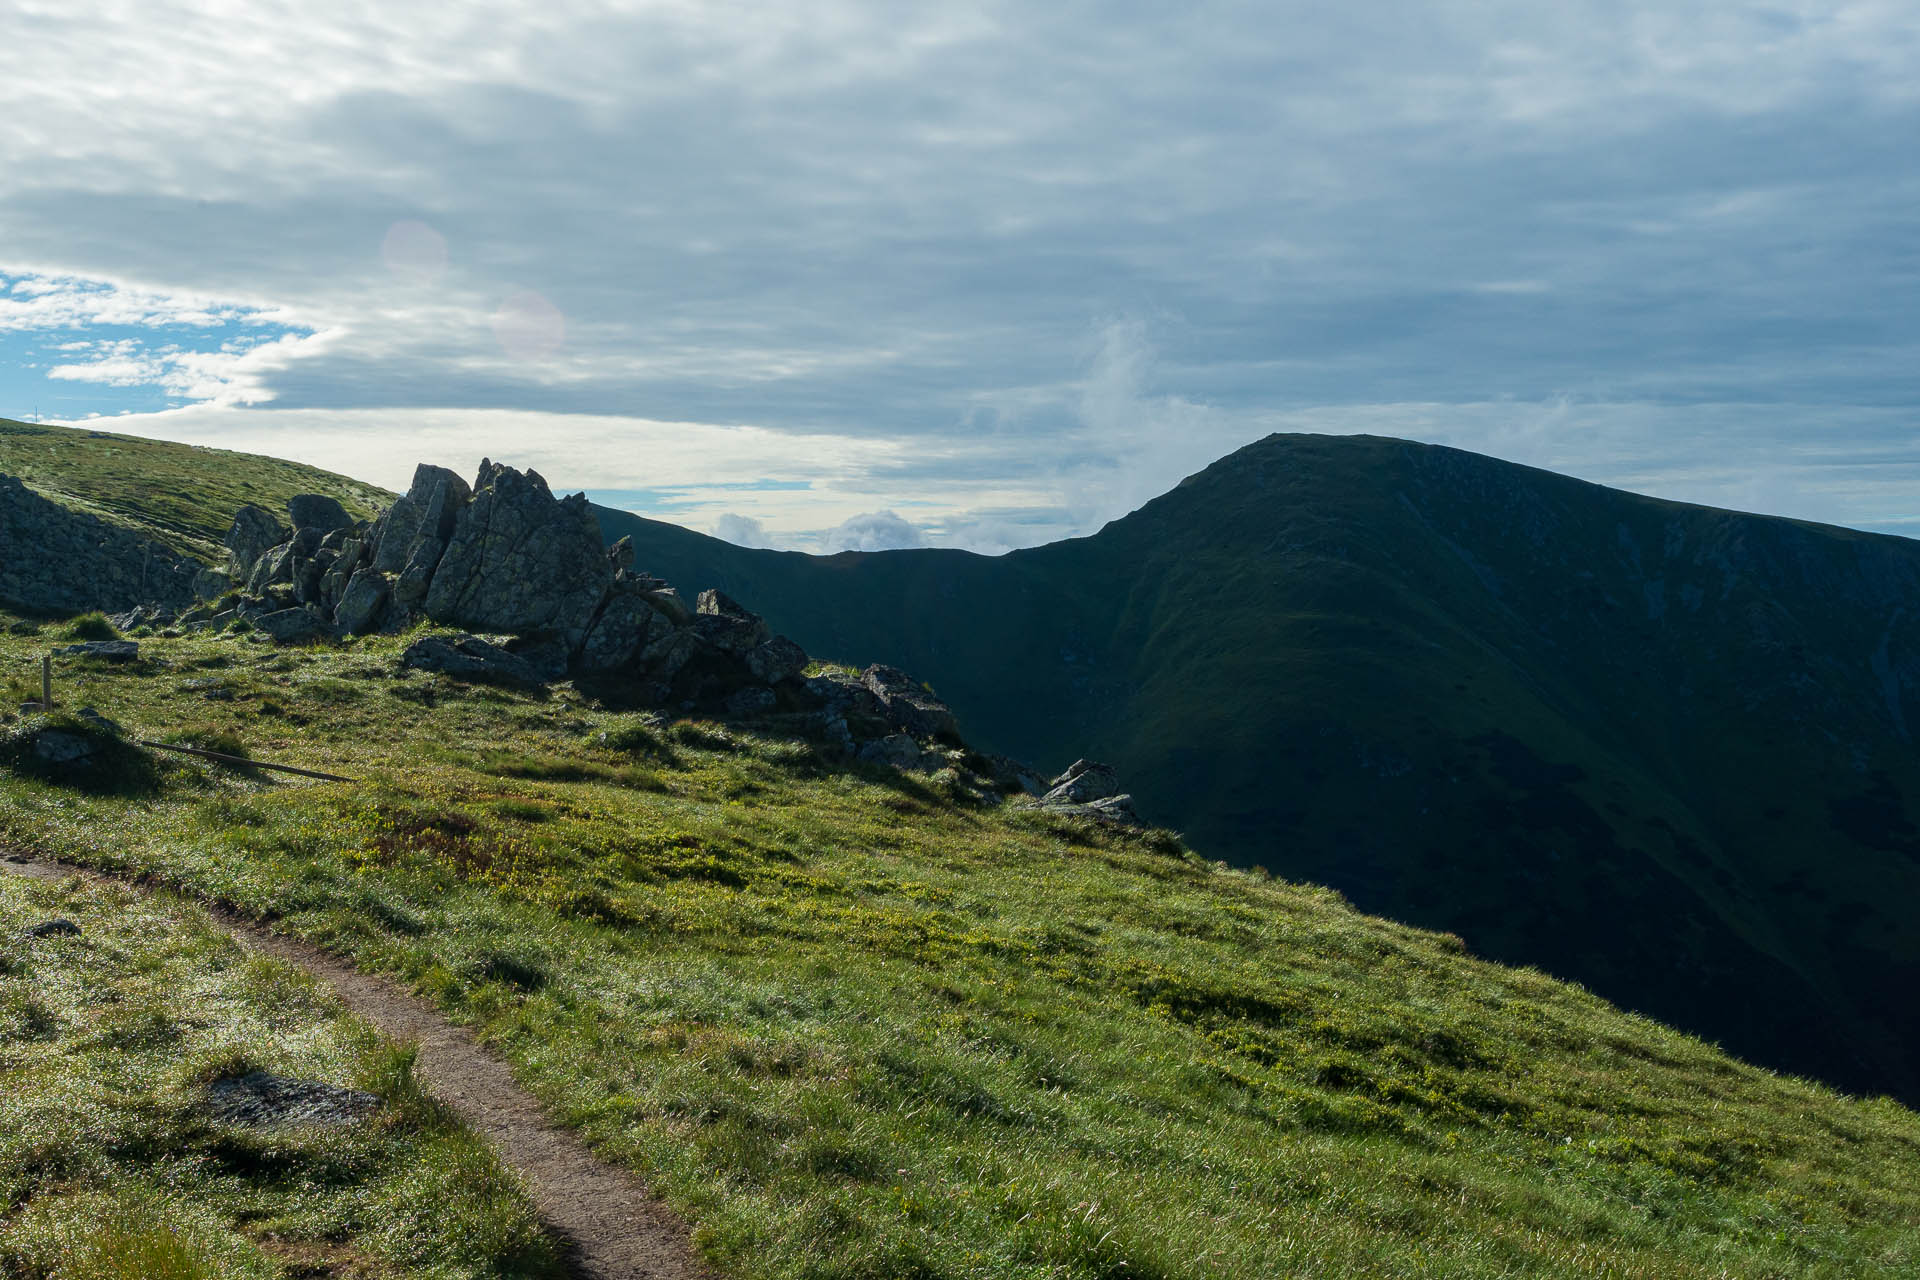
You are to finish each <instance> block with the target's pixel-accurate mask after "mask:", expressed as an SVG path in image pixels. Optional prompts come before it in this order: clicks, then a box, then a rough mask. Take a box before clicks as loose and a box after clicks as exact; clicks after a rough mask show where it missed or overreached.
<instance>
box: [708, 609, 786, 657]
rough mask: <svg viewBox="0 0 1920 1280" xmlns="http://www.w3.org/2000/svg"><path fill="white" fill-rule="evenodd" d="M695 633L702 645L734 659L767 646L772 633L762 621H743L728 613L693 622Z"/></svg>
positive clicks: (754, 619) (747, 619) (757, 619)
mask: <svg viewBox="0 0 1920 1280" xmlns="http://www.w3.org/2000/svg"><path fill="white" fill-rule="evenodd" d="M693 633H694V634H695V635H696V636H698V637H700V640H701V642H702V643H703V644H706V645H708V646H710V647H712V648H714V649H718V650H719V651H720V652H721V653H724V654H728V655H730V656H732V657H735V658H745V657H746V656H747V654H749V653H751V652H753V650H755V649H757V648H759V647H760V646H761V645H763V644H765V643H766V642H767V641H768V640H769V639H770V638H771V637H772V633H771V632H770V631H769V630H768V628H767V624H766V623H765V622H763V621H762V620H760V619H759V618H742V617H737V616H735V615H733V614H727V613H702V614H699V615H697V616H695V618H694V620H693Z"/></svg>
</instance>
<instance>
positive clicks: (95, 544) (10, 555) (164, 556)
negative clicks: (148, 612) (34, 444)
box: [0, 475, 207, 614]
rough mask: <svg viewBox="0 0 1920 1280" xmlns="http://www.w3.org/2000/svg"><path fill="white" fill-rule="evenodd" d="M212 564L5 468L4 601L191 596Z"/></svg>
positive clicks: (61, 607)
mask: <svg viewBox="0 0 1920 1280" xmlns="http://www.w3.org/2000/svg"><path fill="white" fill-rule="evenodd" d="M206 567H207V566H205V565H203V564H201V563H200V562H199V561H197V560H193V559H190V558H188V557H186V556H182V555H179V554H178V553H176V552H174V551H172V550H171V549H169V548H168V547H166V546H163V545H162V544H160V543H158V542H155V541H153V540H152V539H151V538H143V537H141V536H140V535H138V534H136V533H132V532H130V531H129V530H126V529H123V528H121V527H119V526H118V525H112V524H108V523H107V522H106V521H104V520H100V519H97V518H96V517H94V516H91V515H88V514H86V513H85V512H81V511H71V510H69V509H67V508H66V507H63V506H61V505H60V504H59V503H57V502H51V501H49V500H48V499H46V498H43V497H41V496H40V495H39V494H37V493H35V492H33V491H32V490H31V489H29V488H27V487H26V485H24V484H22V483H21V482H20V481H19V480H17V479H15V478H14V477H13V476H4V475H0V604H5V605H7V606H8V607H10V608H14V609H22V610H26V611H28V612H31V613H68V614H70V613H84V612H86V611H88V610H90V609H99V610H102V611H103V612H107V613H119V612H121V611H123V610H126V609H131V608H133V607H134V606H136V605H139V604H143V603H148V602H153V603H157V604H161V605H165V606H167V607H169V608H184V607H186V606H187V605H190V604H192V603H193V601H194V599H195V596H194V579H195V578H196V577H197V576H198V575H199V574H200V573H201V571H202V570H204V569H205V568H206Z"/></svg>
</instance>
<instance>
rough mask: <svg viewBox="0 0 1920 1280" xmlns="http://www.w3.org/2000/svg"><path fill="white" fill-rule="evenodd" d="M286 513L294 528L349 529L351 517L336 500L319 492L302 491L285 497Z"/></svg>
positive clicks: (326, 530) (351, 524) (329, 530)
mask: <svg viewBox="0 0 1920 1280" xmlns="http://www.w3.org/2000/svg"><path fill="white" fill-rule="evenodd" d="M287 515H288V516H289V517H291V518H292V520H293V527H294V528H296V529H319V530H320V531H322V532H323V533H328V532H332V531H333V530H335V529H351V528H352V527H353V517H352V516H350V515H348V514H347V509H346V508H345V507H343V506H341V505H340V504H339V503H338V502H337V501H335V500H334V499H332V498H329V497H327V496H326V495H325V494H320V493H303V494H299V495H297V496H295V497H292V498H288V499H287Z"/></svg>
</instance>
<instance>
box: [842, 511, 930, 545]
mask: <svg viewBox="0 0 1920 1280" xmlns="http://www.w3.org/2000/svg"><path fill="white" fill-rule="evenodd" d="M821 545H822V546H823V547H824V548H825V549H826V551H827V552H828V554H832V553H833V552H836V551H899V550H903V549H905V548H908V547H924V546H926V545H927V538H926V535H925V534H924V533H922V532H921V531H920V529H919V527H918V526H916V525H915V524H914V523H913V522H912V521H911V520H907V519H905V518H903V517H901V516H899V515H897V514H895V513H894V512H891V511H870V512H867V513H866V514H864V515H857V516H854V517H853V518H852V519H850V520H843V521H841V522H840V523H839V524H837V525H835V526H834V527H833V528H831V529H829V530H827V532H826V535H825V536H824V537H823V538H822V539H821Z"/></svg>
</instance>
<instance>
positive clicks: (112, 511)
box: [0, 418, 393, 563]
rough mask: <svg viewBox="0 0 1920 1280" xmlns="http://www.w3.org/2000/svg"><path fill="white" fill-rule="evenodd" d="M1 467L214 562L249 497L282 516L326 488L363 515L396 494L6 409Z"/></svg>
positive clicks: (311, 471) (312, 470)
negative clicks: (31, 418) (14, 417)
mask: <svg viewBox="0 0 1920 1280" xmlns="http://www.w3.org/2000/svg"><path fill="white" fill-rule="evenodd" d="M0 473H4V474H7V475H13V476H19V477H20V478H21V479H22V480H24V481H26V483H27V485H28V487H30V488H32V489H34V490H36V491H38V492H39V493H41V494H42V495H44V496H46V497H49V498H52V499H53V500H54V501H56V502H59V503H62V504H64V505H66V506H70V507H74V508H76V509H78V510H82V511H87V512H90V513H91V514H93V515H96V516H99V517H100V518H101V519H103V520H107V521H110V522H112V523H114V524H120V525H124V526H126V527H128V528H131V529H133V530H135V531H136V532H139V533H143V534H145V535H147V536H149V537H152V538H156V539H158V540H159V541H161V542H164V543H166V544H167V545H168V546H170V547H172V548H174V549H175V550H176V551H180V552H182V553H184V554H186V555H191V556H195V557H198V558H199V559H201V560H203V561H207V562H209V563H213V562H217V560H218V558H219V555H220V552H219V547H220V542H221V539H223V538H225V537H226V533H227V528H228V526H229V525H231V524H232V523H233V513H234V512H236V511H238V510H239V509H240V508H241V507H243V506H245V505H246V504H247V503H249V502H251V503H253V504H255V505H256V506H262V507H265V508H267V509H268V510H269V511H272V512H274V513H275V514H277V515H279V516H280V518H281V519H282V520H284V519H285V518H286V505H287V499H288V498H291V497H293V496H294V495H295V494H301V493H323V494H328V495H330V496H332V497H335V498H338V499H339V500H340V502H341V504H342V505H344V506H345V507H346V508H347V510H348V511H350V512H352V513H353V514H354V515H356V516H363V517H364V516H371V515H374V514H376V513H378V512H379V511H380V510H381V509H382V508H384V507H385V506H386V504H387V503H389V502H391V501H392V500H393V495H392V494H390V493H387V492H385V491H384V490H381V489H378V488H376V487H374V486H373V485H369V484H362V483H361V482H360V481H358V480H350V479H348V478H347V477H345V476H337V475H334V474H333V473H332V472H329V471H322V470H320V469H319V468H317V467H308V466H303V465H301V464H300V463H297V462H283V461H281V460H280V459H278V458H263V457H260V456H258V455H255V454H248V453H232V452H229V451H227V450H224V449H203V448H199V447H196V446H194V445H185V444H170V443H168V442H166V441H161V440H142V439H140V438H138V437H135V436H122V435H113V434H111V433H110V432H106V431H88V430H85V429H82V428H77V427H49V426H38V425H35V424H33V423H27V422H13V421H11V420H9V419H5V418H0Z"/></svg>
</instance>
